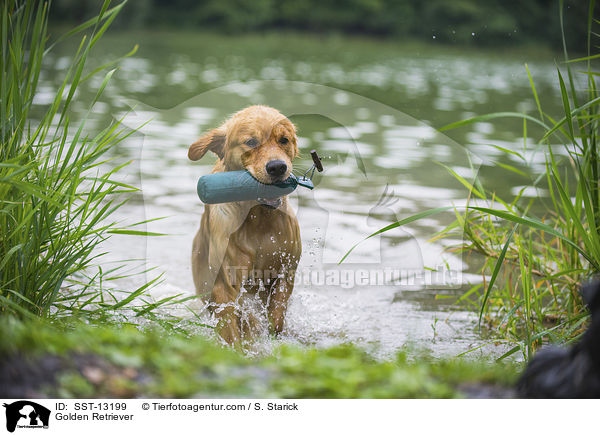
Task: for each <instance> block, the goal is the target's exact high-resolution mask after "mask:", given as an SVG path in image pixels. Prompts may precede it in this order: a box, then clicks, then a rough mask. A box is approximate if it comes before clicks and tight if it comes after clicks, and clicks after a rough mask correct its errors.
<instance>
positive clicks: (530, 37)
mask: <svg viewBox="0 0 600 435" xmlns="http://www.w3.org/2000/svg"><path fill="white" fill-rule="evenodd" d="M96 4H97V2H96V1H94V0H55V1H54V2H53V6H54V8H53V9H54V11H53V18H54V20H55V21H57V22H61V21H62V22H65V21H66V22H81V21H83V20H84V19H86V18H88V17H89V16H91V15H92V14H94V13H95V12H96V7H97V6H96ZM558 4H559V2H558V0H553V1H550V2H548V1H545V0H530V1H527V2H523V1H518V0H510V1H506V0H494V1H485V2H482V1H479V0H454V1H446V0H430V1H426V2H423V1H418V0H404V1H397V0H351V1H346V2H339V1H333V0H326V1H323V0H302V1H295V0H283V1H274V0H254V1H252V0H205V1H202V2H196V1H193V0H176V1H167V0H136V1H135V2H131V4H129V5H128V7H127V8H125V9H124V10H123V16H122V17H121V18H122V25H123V26H124V27H125V26H126V27H127V28H131V26H134V27H135V26H137V27H147V28H152V29H155V28H156V27H167V28H168V27H171V28H177V29H180V28H182V27H188V28H195V29H198V30H202V31H207V30H208V31H215V32H220V33H228V34H229V33H244V32H265V31H267V30H268V31H272V30H290V29H291V30H296V31H303V32H312V33H319V34H330V33H346V34H368V35H375V36H383V37H390V38H396V39H400V38H406V37H411V38H415V39H421V40H425V41H428V42H429V41H433V37H435V40H436V41H440V42H445V43H458V44H482V45H512V44H515V43H523V42H534V43H536V44H550V45H551V46H557V45H558V44H559V43H560V39H559V38H557V37H556V36H557V35H558V21H557V10H558ZM568 7H569V14H568V22H567V23H566V29H567V31H568V34H569V35H570V36H571V38H572V42H573V43H574V44H575V46H576V47H581V46H582V45H583V42H584V41H585V25H582V23H585V17H586V14H587V10H586V8H585V5H584V2H580V1H576V0H572V1H569V2H568ZM117 24H119V23H117Z"/></svg>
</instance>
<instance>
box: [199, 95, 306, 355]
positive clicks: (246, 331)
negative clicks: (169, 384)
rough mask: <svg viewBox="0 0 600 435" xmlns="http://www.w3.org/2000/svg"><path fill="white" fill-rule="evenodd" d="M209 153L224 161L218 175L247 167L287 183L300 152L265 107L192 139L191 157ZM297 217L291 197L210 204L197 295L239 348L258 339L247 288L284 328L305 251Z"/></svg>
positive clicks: (266, 179) (278, 117)
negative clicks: (247, 310) (246, 305)
mask: <svg viewBox="0 0 600 435" xmlns="http://www.w3.org/2000/svg"><path fill="white" fill-rule="evenodd" d="M207 151H211V152H213V153H215V154H216V155H217V157H218V161H217V163H216V164H215V167H214V169H213V171H212V172H224V171H237V170H243V169H246V170H248V171H249V172H250V173H251V174H252V176H254V178H256V179H257V180H258V181H260V182H262V183H265V184H271V183H277V182H279V181H282V180H285V179H286V178H287V177H289V175H290V173H291V171H292V160H293V159H294V158H295V157H296V156H297V154H298V146H297V137H296V127H295V126H294V124H292V122H291V121H290V120H289V119H287V118H286V117H285V116H284V115H282V114H281V113H280V112H279V111H277V110H275V109H273V108H271V107H267V106H250V107H247V108H246V109H243V110H241V111H239V112H237V113H235V114H234V115H232V116H231V117H230V118H229V119H228V120H226V121H225V122H224V123H223V124H222V125H221V126H219V127H217V128H215V129H213V130H211V131H209V132H208V133H206V134H205V135H204V136H202V137H201V138H200V139H199V140H197V141H196V142H194V143H193V144H192V145H191V146H190V148H189V151H188V157H189V158H190V159H191V160H198V159H200V158H202V157H203V156H204V155H205V154H206V152H207ZM301 249H302V248H301V242H300V230H299V227H298V222H297V220H296V217H295V215H294V212H293V211H292V209H291V207H290V206H289V204H288V201H287V198H286V197H282V198H262V199H259V200H258V201H255V200H252V201H242V202H231V203H225V204H213V205H206V206H205V209H204V214H203V215H202V220H201V223H200V229H199V230H198V233H197V234H196V237H195V238H194V242H193V247H192V274H193V278H194V284H195V286H196V292H197V294H199V295H204V296H208V297H209V298H210V304H209V306H210V307H211V310H212V311H213V313H214V315H215V316H216V317H217V318H218V319H219V325H218V329H219V333H220V335H221V337H223V339H224V340H225V341H227V342H228V343H230V344H235V345H239V344H240V342H241V340H242V338H244V337H246V336H252V334H253V329H254V325H253V323H254V320H253V319H252V318H250V320H249V321H245V320H244V319H247V318H248V317H247V316H242V314H244V313H242V312H241V311H240V304H239V298H240V294H241V291H242V288H243V289H244V291H246V292H248V293H249V294H255V295H256V294H258V295H259V296H260V299H261V301H262V303H263V304H264V306H265V307H266V311H267V315H268V319H269V325H270V330H271V331H272V332H273V333H279V332H281V331H282V329H283V325H284V319H285V314H286V311H287V304H288V300H289V297H290V295H291V293H292V290H293V286H294V275H295V272H296V268H297V266H298V261H299V259H300V254H301Z"/></svg>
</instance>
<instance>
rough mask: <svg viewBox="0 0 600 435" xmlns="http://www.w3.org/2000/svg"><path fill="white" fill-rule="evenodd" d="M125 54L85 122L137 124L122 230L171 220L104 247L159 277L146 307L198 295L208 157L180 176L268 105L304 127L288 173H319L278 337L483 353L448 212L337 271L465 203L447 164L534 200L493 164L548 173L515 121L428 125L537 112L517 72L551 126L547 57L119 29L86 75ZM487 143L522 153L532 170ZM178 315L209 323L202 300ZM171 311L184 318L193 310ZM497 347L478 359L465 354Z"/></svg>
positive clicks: (521, 180)
mask: <svg viewBox="0 0 600 435" xmlns="http://www.w3.org/2000/svg"><path fill="white" fill-rule="evenodd" d="M135 43H139V44H140V49H139V51H138V53H137V54H136V55H135V56H134V57H130V58H127V59H125V60H123V61H122V62H121V66H120V67H119V69H118V70H117V72H116V73H115V74H114V76H113V79H112V81H111V82H110V84H109V86H108V87H107V89H106V92H105V94H104V96H103V98H101V100H100V102H99V103H97V104H96V106H95V107H94V110H93V112H92V114H91V122H92V124H90V125H92V126H93V125H97V126H103V125H106V123H107V122H110V121H111V120H112V119H114V118H122V117H124V122H125V124H126V125H127V126H128V127H130V128H139V130H138V131H137V132H136V133H134V134H133V135H132V136H131V137H130V138H128V139H127V140H126V141H124V142H123V143H122V144H120V145H119V146H118V147H117V148H116V150H115V155H114V158H115V160H114V163H115V164H116V163H121V162H124V161H128V160H131V161H132V164H131V165H129V166H128V167H127V169H126V170H125V172H124V173H123V175H122V179H123V180H124V181H126V182H128V183H131V184H133V185H135V186H137V187H140V188H141V189H142V192H141V193H139V194H135V195H133V196H132V198H131V199H130V201H129V203H128V204H127V205H126V206H125V207H123V208H122V209H121V211H120V212H119V218H120V219H123V220H124V221H127V222H134V221H142V220H146V219H154V218H158V217H165V218H164V219H161V220H156V221H152V222H149V223H148V224H147V225H146V229H147V230H148V231H152V232H159V233H167V234H168V236H162V237H154V238H150V239H148V240H145V239H143V238H137V237H131V236H130V237H126V236H123V237H121V236H119V237H113V238H112V239H111V240H109V241H108V242H107V244H106V246H105V249H106V250H107V251H109V254H108V256H107V257H106V258H107V259H108V260H117V259H145V262H146V266H148V267H156V270H153V271H151V272H149V273H148V274H147V275H146V277H145V279H150V278H152V277H154V276H156V275H157V273H164V276H163V281H162V282H161V283H160V284H159V285H158V286H156V287H155V288H154V289H153V290H152V292H151V294H152V295H153V296H154V297H156V298H161V297H165V296H170V295H174V294H178V293H183V294H193V292H194V288H193V283H192V277H191V267H190V251H191V242H192V238H193V236H194V234H195V232H196V231H197V229H198V227H199V222H200V217H201V214H202V211H203V206H202V203H201V202H200V201H199V200H198V198H197V196H196V192H195V187H196V181H197V179H198V178H199V177H200V176H201V175H204V174H207V173H208V172H210V170H211V167H212V165H213V164H214V161H215V158H214V156H210V157H209V156H206V157H205V158H204V159H203V160H201V161H199V162H190V161H189V160H188V159H187V148H188V146H189V144H191V143H192V142H193V141H194V140H195V139H196V138H197V137H199V136H200V135H201V134H202V133H203V132H205V131H207V130H208V129H210V128H212V127H215V126H217V125H218V124H219V123H220V122H222V121H223V120H224V119H225V118H226V116H227V115H229V114H231V113H233V112H235V111H237V110H239V109H241V108H243V107H245V106H248V105H250V104H267V105H271V106H273V107H275V108H277V109H279V110H280V111H281V112H282V113H284V114H285V115H287V116H288V117H289V118H290V119H291V120H292V121H293V122H294V123H295V124H296V125H297V127H298V131H299V139H300V148H301V153H302V156H301V157H300V158H298V159H297V160H296V161H295V162H294V163H295V171H294V172H295V173H297V174H302V173H303V172H304V171H305V170H306V169H308V168H309V167H310V164H311V161H310V155H309V151H310V150H311V149H316V150H318V152H319V154H320V155H321V156H322V158H323V164H324V166H325V172H324V173H323V174H318V175H316V176H315V179H314V181H315V185H316V188H315V190H314V191H309V190H307V189H303V188H298V189H297V190H296V191H295V192H294V193H293V194H292V195H291V196H290V197H291V201H292V204H293V206H294V208H295V210H296V212H297V215H298V219H299V223H300V227H301V234H302V243H303V256H302V260H301V264H300V267H299V274H298V276H297V280H296V286H295V290H294V293H293V296H292V299H291V302H290V307H289V311H288V316H287V320H286V328H285V333H284V336H283V337H282V340H286V341H290V342H296V343H301V344H306V345H318V346H321V345H329V344H332V343H339V342H347V341H349V342H353V343H357V344H359V345H361V346H364V347H365V348H367V349H369V351H371V352H373V354H375V355H378V356H382V357H386V356H389V355H391V354H392V353H393V352H394V351H395V350H397V349H400V348H402V347H403V346H409V347H411V348H414V349H416V350H417V351H418V352H428V353H431V354H433V355H436V356H441V355H445V356H452V355H458V354H461V353H463V352H466V351H468V350H470V349H475V348H478V347H479V346H482V345H483V344H485V343H486V342H487V341H486V337H485V336H482V335H481V333H480V332H479V331H478V328H477V323H476V320H477V319H476V314H475V313H474V312H472V311H470V310H469V309H468V307H465V306H461V305H456V304H454V303H453V300H455V296H456V295H457V294H461V292H463V291H464V290H465V289H468V288H469V284H470V283H478V282H480V281H481V276H479V275H478V262H477V259H473V260H472V261H471V260H469V261H467V259H466V258H462V257H461V256H460V255H456V254H451V253H448V252H446V248H447V247H448V246H449V245H451V244H453V243H457V242H459V240H447V239H445V240H438V241H436V242H428V239H430V238H431V237H432V236H433V235H434V234H435V233H436V232H437V231H439V230H440V229H442V228H444V227H445V226H446V225H448V224H449V223H450V222H452V220H453V214H452V213H443V214H439V215H435V216H431V217H429V218H426V219H423V220H420V221H418V222H415V223H412V224H410V225H408V226H406V227H403V228H401V229H395V230H393V231H391V232H388V233H386V234H385V235H384V236H383V237H375V238H372V239H370V240H368V241H366V242H364V243H363V244H361V245H359V246H358V247H357V248H356V249H355V250H354V251H353V253H352V254H351V255H350V256H349V257H348V258H347V259H346V261H345V262H344V263H342V264H341V265H338V264H337V263H338V262H339V260H340V259H341V258H342V256H343V255H344V253H345V252H347V251H348V250H349V249H350V248H351V247H352V246H353V245H354V244H355V243H357V242H359V241H360V240H362V239H363V238H364V237H365V236H367V235H369V234H370V233H372V232H374V231H376V230H377V229H379V228H381V227H383V226H386V225H387V224H389V223H391V222H394V221H396V220H399V219H403V218H406V217H408V216H410V215H412V214H415V213H418V212H421V211H424V210H427V209H430V208H434V207H440V206H446V205H456V206H460V205H461V204H464V203H465V202H466V197H467V192H466V190H465V188H464V187H463V186H462V185H461V184H460V183H459V182H458V181H456V180H455V179H454V178H453V177H452V175H451V174H450V173H449V172H448V169H447V168H451V169H452V170H454V171H455V172H456V173H458V174H460V175H461V176H464V177H465V178H467V179H470V180H472V179H473V178H474V177H476V176H477V177H479V178H480V179H481V181H482V182H483V183H484V185H486V186H488V187H491V188H494V189H495V190H496V191H497V193H498V194H499V195H500V196H502V197H504V198H505V199H506V198H509V199H510V198H512V196H513V195H514V194H516V193H517V192H518V191H519V190H520V189H521V188H522V187H523V186H527V185H528V184H529V182H530V180H529V179H528V178H527V177H523V176H520V175H518V174H515V173H512V172H508V171H505V170H503V169H501V168H499V167H498V164H497V162H500V163H507V164H511V165H515V166H517V167H519V168H520V169H522V170H523V171H525V172H527V173H530V172H531V171H536V170H539V169H540V165H541V166H543V163H544V157H543V154H535V153H534V152H533V151H532V150H533V146H532V144H531V143H530V144H529V148H528V149H527V150H525V151H524V141H523V138H522V135H523V134H522V127H523V126H522V122H521V121H514V120H512V121H511V120H508V121H506V120H501V121H498V122H494V123H493V124H492V123H478V124H474V125H472V126H469V127H465V128H461V129H457V130H452V131H450V132H448V133H446V134H442V133H440V132H438V131H437V130H436V128H439V127H441V126H443V125H445V124H448V123H451V122H454V121H457V120H461V119H464V118H467V117H470V116H474V115H476V114H484V113H489V112H494V111H510V112H523V111H527V112H528V113H534V110H535V106H534V102H533V99H532V97H531V91H530V88H529V82H528V78H527V73H526V70H525V66H524V63H525V62H526V61H527V62H528V65H529V68H530V70H531V72H532V75H533V76H534V79H535V83H536V87H537V89H538V92H539V93H540V95H542V96H543V99H544V101H543V104H544V105H545V106H546V108H548V107H549V108H550V111H552V110H555V111H556V112H558V111H559V109H560V106H558V104H559V103H560V99H559V96H558V93H557V91H556V90H555V89H554V83H555V79H556V72H555V64H554V59H553V56H552V55H551V54H548V53H538V52H535V53H533V52H526V51H513V52H502V51H489V52H485V51H468V50H464V49H463V50H461V49H458V48H454V47H447V46H435V45H431V46H422V45H412V44H408V43H407V44H400V43H391V42H381V41H377V40H363V39H338V38H327V39H318V38H303V37H300V36H293V35H265V36H249V37H243V36H240V37H225V36H214V35H202V34H193V33H189V32H188V33H183V32H182V33H158V34H148V33H135V34H134V33H121V34H119V33H117V34H113V35H108V37H107V38H105V39H104V41H103V43H102V44H101V45H100V46H99V47H98V49H97V50H96V52H95V57H94V59H93V62H94V63H95V64H101V63H104V62H106V61H108V60H110V59H112V58H114V57H115V56H118V55H121V54H123V53H125V52H127V51H129V49H131V47H132V46H133V45H134V44H135ZM62 50H63V51H62V52H61V51H57V52H56V53H55V54H54V55H53V56H52V57H51V58H50V60H49V62H48V73H47V74H45V75H44V76H43V77H42V80H41V87H40V90H41V91H42V92H40V94H39V95H38V96H37V99H36V101H35V103H36V104H39V105H40V106H42V105H43V104H47V103H48V98H50V97H51V95H52V92H53V90H54V89H55V88H56V84H57V83H58V80H59V78H60V77H61V74H64V69H65V67H66V66H67V65H68V58H67V54H68V53H69V51H68V49H67V47H65V48H63V49H62ZM101 80H102V77H98V78H95V79H93V80H90V81H89V82H88V83H87V88H86V87H84V88H83V89H82V91H81V94H80V95H78V98H79V103H78V105H77V106H76V107H77V108H78V110H79V111H80V113H84V112H85V110H86V107H87V106H86V104H85V102H86V101H90V99H91V98H92V97H93V95H94V93H95V90H94V89H95V88H97V86H99V84H100V83H101ZM529 131H530V133H531V134H534V135H535V134H536V131H535V129H533V128H532V127H529ZM537 133H538V136H537V137H539V132H537ZM492 144H495V145H499V146H502V147H505V148H510V149H515V150H519V151H521V152H524V153H525V155H526V156H527V158H528V160H529V165H525V164H524V163H523V162H522V161H521V160H520V159H518V158H516V157H515V158H514V159H513V158H511V157H510V156H507V155H506V154H505V153H502V152H500V151H499V150H498V149H497V148H494V147H493V146H492ZM526 194H528V195H534V196H535V195H543V192H537V191H536V190H535V189H530V190H528V191H527V193H526ZM142 279H143V278H142V277H140V276H137V277H133V278H128V279H124V280H121V282H120V283H119V285H120V286H132V285H138V284H139V282H140V280H142ZM189 307H190V308H191V309H192V310H193V311H195V312H196V313H200V314H199V315H200V318H202V319H204V320H205V321H207V322H210V321H211V320H210V319H209V318H208V315H207V314H206V313H205V312H204V311H203V305H202V303H200V302H193V303H190V304H189ZM178 313H179V314H181V315H182V316H184V317H187V318H192V314H191V313H190V312H189V311H186V310H180V311H179V312H178ZM258 343H259V344H258V345H257V349H258V350H257V351H268V349H269V346H270V345H271V341H270V340H269V339H267V338H263V339H259V340H258ZM505 349H506V347H505V346H503V345H500V346H494V345H488V346H484V347H482V348H481V349H479V350H477V351H476V352H473V353H471V354H480V353H484V354H496V355H498V354H501V353H502V352H503V351H504V350H505Z"/></svg>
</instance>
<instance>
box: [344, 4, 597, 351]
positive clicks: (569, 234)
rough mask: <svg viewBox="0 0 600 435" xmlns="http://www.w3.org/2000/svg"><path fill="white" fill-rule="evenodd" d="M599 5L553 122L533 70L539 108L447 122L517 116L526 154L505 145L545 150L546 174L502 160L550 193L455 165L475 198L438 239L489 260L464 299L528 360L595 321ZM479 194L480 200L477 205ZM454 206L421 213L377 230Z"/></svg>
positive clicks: (562, 83) (565, 69)
mask: <svg viewBox="0 0 600 435" xmlns="http://www.w3.org/2000/svg"><path fill="white" fill-rule="evenodd" d="M594 3H595V2H594V1H591V2H590V4H589V21H588V35H589V38H588V55H587V56H585V57H582V58H579V59H574V60H572V59H569V56H568V53H567V49H566V41H565V38H564V36H563V42H564V47H565V49H564V56H565V62H564V63H563V64H562V65H561V67H560V68H559V67H557V68H556V72H557V88H558V89H559V90H560V96H561V103H562V107H563V111H564V113H563V116H561V117H560V118H559V119H554V117H553V116H551V115H550V114H548V113H546V112H545V111H544V110H543V107H544V106H543V96H541V95H539V94H538V93H537V91H536V88H535V81H534V78H533V77H532V76H531V75H529V79H530V85H531V90H532V95H533V100H534V101H535V106H536V109H537V110H536V113H533V114H527V113H509V112H503V113H492V114H488V115H483V116H478V117H475V118H471V119H467V120H463V121H458V122H455V123H453V124H450V125H448V126H446V127H444V128H443V129H442V130H448V129H452V128H459V127H463V126H467V125H469V124H472V123H475V122H480V121H490V120H493V119H498V118H506V117H514V118H518V119H520V120H522V122H523V136H524V138H525V140H524V144H523V147H524V150H523V152H520V151H519V150H508V149H505V148H502V147H496V148H497V149H499V150H501V151H502V152H503V153H504V154H506V155H509V154H510V155H513V156H516V157H518V158H519V159H520V160H522V161H523V162H527V159H526V157H525V152H526V151H530V150H532V148H533V147H535V148H534V149H535V150H536V151H537V152H543V153H545V157H546V165H545V171H544V172H543V173H537V174H536V173H533V174H532V175H531V176H530V175H527V174H525V173H524V172H523V171H521V170H519V169H518V168H516V167H513V166H511V165H506V164H502V165H501V167H502V168H504V169H506V170H507V171H513V172H515V171H516V172H518V173H521V174H522V175H524V176H527V177H529V182H530V185H531V186H535V187H538V188H542V189H546V190H547V191H548V192H550V197H549V198H548V199H539V198H536V199H526V198H524V197H523V196H522V193H523V191H521V192H519V194H518V195H516V196H515V197H513V198H500V197H498V196H497V195H496V193H495V186H483V185H482V184H481V183H480V182H479V181H478V180H476V181H475V182H474V183H470V182H469V181H467V180H466V179H464V178H463V177H461V176H459V175H458V174H456V173H454V172H453V171H452V170H449V171H450V173H451V174H452V175H453V176H454V177H455V178H456V179H457V180H458V181H459V182H461V183H462V184H463V185H464V186H465V187H466V188H467V189H468V191H469V198H470V200H469V204H468V205H467V206H466V207H465V208H461V209H455V213H456V220H455V221H454V222H453V223H452V224H451V225H449V226H448V227H447V228H445V229H444V230H443V231H441V232H440V233H439V234H437V235H435V236H434V237H433V239H437V238H441V237H452V238H457V237H458V238H460V239H462V240H463V243H462V244H460V245H459V246H454V247H453V248H452V249H453V250H454V251H455V252H461V253H463V254H465V255H467V256H469V257H470V258H476V257H480V258H483V266H482V267H481V274H482V276H483V278H484V282H483V284H478V285H476V286H473V287H472V288H471V289H470V290H469V291H467V292H466V293H465V294H464V295H463V296H462V297H460V298H459V300H458V301H459V302H464V303H467V304H473V306H474V308H475V309H477V310H478V312H479V323H480V325H484V326H487V327H488V328H489V329H490V330H491V331H492V333H493V334H494V335H495V338H494V341H498V340H500V341H503V342H505V343H506V342H508V343H512V344H513V346H512V347H511V349H510V350H509V352H507V354H506V355H505V356H507V355H510V354H512V353H515V352H519V351H520V352H521V353H522V355H523V357H524V358H525V360H529V359H530V358H531V356H532V355H533V354H534V352H535V350H536V349H537V348H539V346H540V345H542V344H543V343H545V342H554V343H567V342H571V341H573V340H576V339H577V338H578V337H579V335H580V334H581V332H582V331H583V328H584V326H585V322H586V320H587V312H586V310H585V307H584V306H583V302H582V299H581V296H580V294H579V287H580V285H581V284H582V283H585V282H586V281H588V280H590V279H592V277H593V276H594V275H597V274H599V273H600V184H599V183H600V181H599V175H600V159H599V153H600V149H599V146H598V137H597V136H598V125H599V122H600V107H599V104H600V95H599V93H598V90H597V83H596V79H597V77H598V73H597V72H596V71H595V70H594V69H593V68H592V62H593V60H594V59H596V58H599V57H600V55H599V54H592V53H591V50H592V48H593V44H592V37H594V36H595V34H594V33H593V29H592V26H593V24H597V21H596V20H593V19H592V12H593V10H594V6H595V4H594ZM560 20H561V23H562V21H563V16H562V7H561V16H560ZM563 35H564V32H563ZM527 72H528V73H529V70H527ZM578 79H582V80H580V82H578V81H577V80H578ZM577 83H584V84H583V86H582V85H578V84H577ZM530 125H533V126H534V127H536V128H540V127H541V128H542V129H543V133H542V135H541V137H538V138H531V137H528V126H530ZM558 149H560V151H561V152H560V153H559V152H557V150H558ZM530 172H532V171H530ZM473 199H477V202H478V206H474V205H471V204H472V202H473ZM482 203H483V204H485V205H486V206H480V205H481V204H482ZM451 209H452V208H451V207H443V208H438V209H433V210H428V211H425V212H422V213H420V214H417V215H414V216H411V217H408V218H406V219H403V220H401V221H399V222H395V223H392V224H390V225H388V226H386V227H385V228H382V229H381V230H379V231H377V232H375V233H373V234H371V235H370V236H369V237H374V236H376V235H378V234H381V233H384V232H386V231H390V230H392V229H394V228H397V227H399V226H402V225H406V224H408V223H410V222H413V221H415V220H418V219H422V218H425V217H427V216H431V215H433V214H437V213H441V212H444V211H447V210H451ZM369 237H367V238H369ZM355 247H356V245H355V246H354V247H353V248H352V250H353V249H354V248H355ZM352 250H351V251H352ZM351 251H349V252H348V253H347V254H346V256H347V255H348V254H349V253H350V252H351ZM346 256H344V258H342V261H343V260H344V259H345V258H346Z"/></svg>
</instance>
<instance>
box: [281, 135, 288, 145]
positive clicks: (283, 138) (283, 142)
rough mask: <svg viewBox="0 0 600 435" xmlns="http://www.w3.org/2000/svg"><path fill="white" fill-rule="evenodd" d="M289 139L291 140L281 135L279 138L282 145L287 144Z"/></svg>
mask: <svg viewBox="0 0 600 435" xmlns="http://www.w3.org/2000/svg"><path fill="white" fill-rule="evenodd" d="M289 141H290V140H289V139H288V138H287V137H285V136H283V137H281V138H280V139H279V143H280V144H281V145H285V144H287V143H288V142H289Z"/></svg>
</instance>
